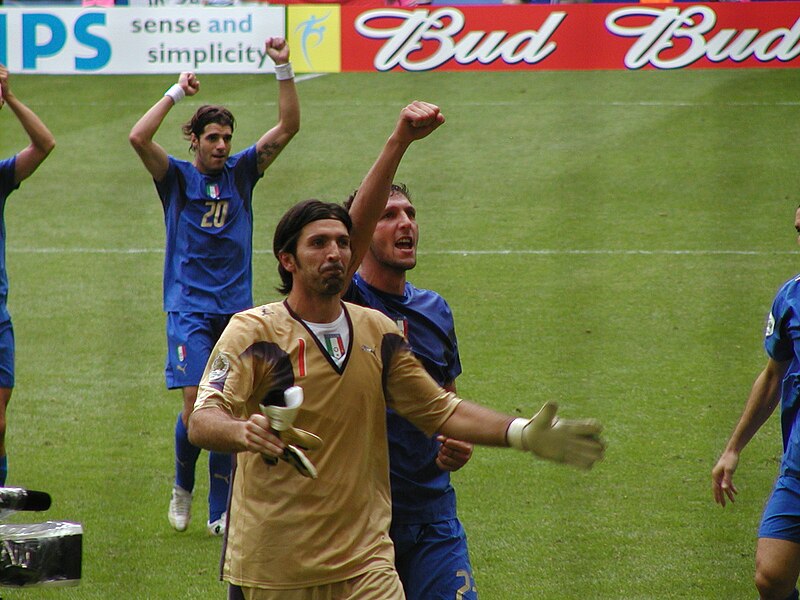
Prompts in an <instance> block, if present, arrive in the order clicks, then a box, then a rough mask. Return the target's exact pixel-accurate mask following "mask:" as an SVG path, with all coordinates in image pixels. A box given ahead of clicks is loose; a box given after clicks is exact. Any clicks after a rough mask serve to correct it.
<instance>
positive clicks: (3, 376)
mask: <svg viewBox="0 0 800 600" xmlns="http://www.w3.org/2000/svg"><path fill="white" fill-rule="evenodd" d="M0 387H3V388H13V387H14V328H13V327H12V326H11V319H6V320H4V321H2V322H0Z"/></svg>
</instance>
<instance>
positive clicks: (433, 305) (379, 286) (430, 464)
mask: <svg viewBox="0 0 800 600" xmlns="http://www.w3.org/2000/svg"><path fill="white" fill-rule="evenodd" d="M354 198H355V194H353V195H352V196H351V197H350V198H349V199H348V201H347V202H346V203H345V206H346V207H347V208H348V209H349V208H350V206H351V204H352V202H353V199H354ZM418 240H419V225H418V224H417V220H416V209H415V207H414V205H413V204H412V203H411V196H410V194H409V191H408V189H407V188H406V186H405V185H402V184H400V185H398V184H393V185H392V187H391V192H390V195H389V200H388V202H387V203H386V208H385V209H384V211H383V213H382V214H381V217H380V219H379V221H378V223H377V225H376V227H375V231H374V233H373V236H372V243H371V244H370V247H369V250H368V252H367V253H366V254H365V255H364V259H363V260H362V262H361V266H360V267H359V270H358V272H357V273H356V274H355V275H354V276H353V282H352V284H351V285H350V288H349V290H348V291H347V294H346V295H345V300H349V301H351V302H355V303H357V304H362V305H364V306H369V307H371V308H374V309H376V310H379V311H381V312H382V313H384V314H385V315H387V316H388V317H389V318H391V319H392V320H393V321H395V322H396V323H397V326H398V328H399V329H400V331H401V333H402V334H403V335H404V336H405V337H406V338H407V339H408V340H409V343H410V345H411V350H412V351H413V353H414V355H415V356H416V357H417V358H418V359H419V360H420V362H421V363H422V365H423V366H424V367H425V370H426V371H427V372H428V373H429V374H430V375H431V377H433V379H434V380H435V381H436V383H438V384H439V385H440V386H442V387H443V388H445V389H446V390H448V391H452V392H455V391H456V386H455V380H456V377H458V376H459V375H460V374H461V361H460V359H459V355H458V343H457V340H456V332H455V324H454V322H453V314H452V312H451V311H450V307H449V306H448V304H447V302H446V301H445V299H444V298H442V297H441V296H440V295H439V294H437V293H436V292H433V291H430V290H423V289H419V288H416V287H414V286H413V285H412V284H411V283H409V282H408V281H407V280H406V272H407V271H409V270H411V269H413V268H414V267H415V266H416V264H417V241H418ZM386 423H387V429H388V436H389V459H390V469H391V488H392V526H391V529H390V535H391V538H392V541H393V542H394V546H395V565H396V567H397V571H398V573H399V575H400V580H401V581H402V582H403V589H404V590H405V593H406V598H407V599H408V600H445V599H447V600H449V599H451V598H464V599H470V598H477V592H476V589H475V582H474V578H473V574H472V566H471V564H470V560H469V553H468V551H467V538H466V534H465V533H464V528H463V527H462V525H461V522H460V521H459V520H458V517H457V514H456V494H455V490H454V489H453V486H452V485H451V484H450V471H454V470H456V469H459V468H461V467H462V466H463V465H464V464H465V463H466V462H467V461H468V460H469V458H470V456H471V455H472V444H469V443H467V442H463V441H460V440H454V439H452V438H447V437H444V436H438V437H433V438H431V437H429V436H427V435H425V434H424V433H423V432H422V431H420V430H419V429H418V428H416V427H415V426H414V425H412V424H411V423H410V422H409V421H407V420H406V419H404V418H403V417H401V416H399V415H398V414H397V413H395V412H394V411H393V410H391V409H389V410H388V413H387V421H386Z"/></svg>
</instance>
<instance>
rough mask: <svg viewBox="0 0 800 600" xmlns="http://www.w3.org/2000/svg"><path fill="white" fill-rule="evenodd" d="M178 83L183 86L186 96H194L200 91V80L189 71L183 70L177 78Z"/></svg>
mask: <svg viewBox="0 0 800 600" xmlns="http://www.w3.org/2000/svg"><path fill="white" fill-rule="evenodd" d="M178 85H180V86H181V87H182V88H183V91H184V92H186V95H187V96H194V95H195V94H196V93H197V92H199V91H200V80H199V79H197V75H195V74H194V73H192V72H191V71H184V72H183V73H181V76H180V78H179V79H178Z"/></svg>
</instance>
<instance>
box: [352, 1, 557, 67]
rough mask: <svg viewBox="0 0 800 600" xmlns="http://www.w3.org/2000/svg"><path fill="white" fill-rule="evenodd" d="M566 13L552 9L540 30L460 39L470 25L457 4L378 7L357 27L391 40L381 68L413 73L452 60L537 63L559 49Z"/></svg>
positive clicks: (378, 62)
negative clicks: (556, 38) (557, 37)
mask: <svg viewBox="0 0 800 600" xmlns="http://www.w3.org/2000/svg"><path fill="white" fill-rule="evenodd" d="M564 17H566V13H565V12H559V11H554V12H551V13H550V14H549V15H548V16H547V19H545V21H544V23H543V24H542V25H541V27H540V28H539V30H538V31H537V30H533V29H529V30H523V31H519V32H517V33H513V34H509V32H507V31H477V30H476V31H469V32H467V33H466V34H464V35H463V36H461V38H459V39H458V40H456V39H454V38H455V37H456V36H458V35H459V34H460V33H461V32H462V31H463V29H464V24H465V18H464V14H463V13H462V12H461V11H460V10H458V9H457V8H453V7H443V8H440V9H433V10H427V9H417V10H413V11H406V10H398V9H376V10H370V11H367V12H365V13H363V14H361V15H359V17H358V19H357V20H356V24H355V26H356V31H358V33H359V34H361V35H362V36H364V37H367V38H371V39H385V40H387V41H386V43H385V44H384V45H383V46H382V47H381V49H380V51H378V53H377V54H376V55H375V60H374V66H375V68H376V69H377V70H378V71H388V70H390V69H393V68H395V67H397V66H400V67H402V68H403V69H406V70H408V71H429V70H431V69H435V68H437V67H440V66H442V65H443V64H445V63H446V62H448V61H450V60H455V61H456V62H458V63H459V64H462V65H466V64H470V63H473V62H476V61H477V62H479V63H481V64H489V63H492V62H494V61H496V60H502V61H504V62H506V63H509V64H516V63H519V62H525V63H528V64H535V63H538V62H540V61H542V60H544V59H545V58H546V57H547V56H549V55H550V54H551V53H552V52H553V51H555V49H556V43H555V42H553V41H550V37H551V36H552V35H553V33H554V32H555V31H556V29H558V26H559V25H560V24H561V22H562V21H563V20H564Z"/></svg>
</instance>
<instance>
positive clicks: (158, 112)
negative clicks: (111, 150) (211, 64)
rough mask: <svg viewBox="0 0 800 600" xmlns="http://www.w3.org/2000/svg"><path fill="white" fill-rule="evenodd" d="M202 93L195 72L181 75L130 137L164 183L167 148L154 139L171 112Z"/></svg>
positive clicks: (144, 159) (139, 121)
mask: <svg viewBox="0 0 800 600" xmlns="http://www.w3.org/2000/svg"><path fill="white" fill-rule="evenodd" d="M199 90H200V82H199V81H198V80H197V77H196V76H195V74H194V73H191V72H184V73H181V75H180V78H179V79H178V83H176V84H175V85H173V86H172V87H171V88H170V89H169V90H167V93H165V94H164V96H162V97H161V98H160V99H159V100H158V102H156V103H155V104H154V105H153V106H152V107H151V108H150V110H148V111H147V112H146V113H144V115H143V116H142V118H141V119H139V120H138V121H137V122H136V125H134V126H133V128H132V129H131V132H130V134H129V135H128V141H130V143H131V146H133V149H134V150H136V154H138V155H139V158H140V159H142V163H144V166H145V168H146V169H147V170H148V171H149V173H150V175H152V176H153V179H155V180H156V181H161V180H162V179H164V177H165V176H166V174H167V169H168V168H169V156H168V155H167V151H166V150H164V148H162V147H161V146H160V145H159V144H157V143H156V142H154V141H153V137H155V135H156V132H157V131H158V128H159V127H161V123H163V122H164V118H165V117H166V116H167V113H169V111H170V109H171V108H172V107H173V106H174V105H175V104H176V103H177V102H180V100H181V99H183V97H184V96H194V95H195V94H196V93H197V92H198V91H199Z"/></svg>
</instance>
